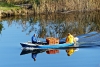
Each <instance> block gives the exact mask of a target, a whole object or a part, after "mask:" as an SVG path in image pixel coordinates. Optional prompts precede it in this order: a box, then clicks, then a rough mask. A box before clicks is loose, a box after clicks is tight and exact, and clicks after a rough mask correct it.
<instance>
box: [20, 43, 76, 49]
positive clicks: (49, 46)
mask: <svg viewBox="0 0 100 67" xmlns="http://www.w3.org/2000/svg"><path fill="white" fill-rule="evenodd" d="M20 44H21V46H22V47H23V48H27V47H29V48H40V49H57V48H63V47H69V46H73V45H74V43H72V44H70V43H62V44H52V45H49V44H45V45H42V44H32V43H28V42H27V43H20Z"/></svg>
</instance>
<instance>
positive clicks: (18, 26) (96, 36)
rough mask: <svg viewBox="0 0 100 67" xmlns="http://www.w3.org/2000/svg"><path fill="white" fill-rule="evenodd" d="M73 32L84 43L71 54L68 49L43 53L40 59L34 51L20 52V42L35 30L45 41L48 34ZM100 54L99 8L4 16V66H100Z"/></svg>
mask: <svg viewBox="0 0 100 67" xmlns="http://www.w3.org/2000/svg"><path fill="white" fill-rule="evenodd" d="M69 32H70V33H72V34H73V35H74V36H77V37H79V42H80V43H81V46H82V47H81V48H78V51H75V52H74V53H73V54H72V55H71V56H68V55H67V53H66V50H65V49H63V50H59V52H58V53H56V54H47V53H46V52H43V53H39V54H38V55H37V58H36V61H34V60H33V58H32V57H31V53H29V54H25V55H20V54H21V52H22V49H21V48H22V47H21V45H20V43H21V42H27V41H30V40H31V37H32V35H33V34H34V33H35V34H37V35H38V37H39V38H40V40H41V41H42V40H44V39H45V38H46V37H55V38H59V39H64V38H66V35H67V33H69ZM83 46H85V47H83ZM87 46H89V47H87ZM99 57H100V12H99V11H94V12H89V13H88V12H83V13H79V12H75V13H68V14H52V15H38V16H16V17H9V18H2V19H0V67H33V66H34V67H40V66H41V67H56V66H58V67H65V66H68V67H100V58H99Z"/></svg>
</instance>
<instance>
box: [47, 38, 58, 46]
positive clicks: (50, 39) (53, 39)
mask: <svg viewBox="0 0 100 67" xmlns="http://www.w3.org/2000/svg"><path fill="white" fill-rule="evenodd" d="M46 42H47V43H48V44H49V45H52V44H59V39H57V38H54V37H48V38H46Z"/></svg>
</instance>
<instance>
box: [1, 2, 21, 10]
mask: <svg viewBox="0 0 100 67" xmlns="http://www.w3.org/2000/svg"><path fill="white" fill-rule="evenodd" d="M11 9H13V10H16V9H21V8H20V7H18V6H15V5H13V4H9V3H6V2H0V10H2V11H7V10H11Z"/></svg>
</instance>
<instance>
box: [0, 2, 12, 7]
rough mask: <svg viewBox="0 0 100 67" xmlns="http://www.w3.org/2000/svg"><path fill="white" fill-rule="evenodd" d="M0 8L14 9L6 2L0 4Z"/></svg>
mask: <svg viewBox="0 0 100 67" xmlns="http://www.w3.org/2000/svg"><path fill="white" fill-rule="evenodd" d="M0 7H14V5H13V4H9V3H6V2H0Z"/></svg>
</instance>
